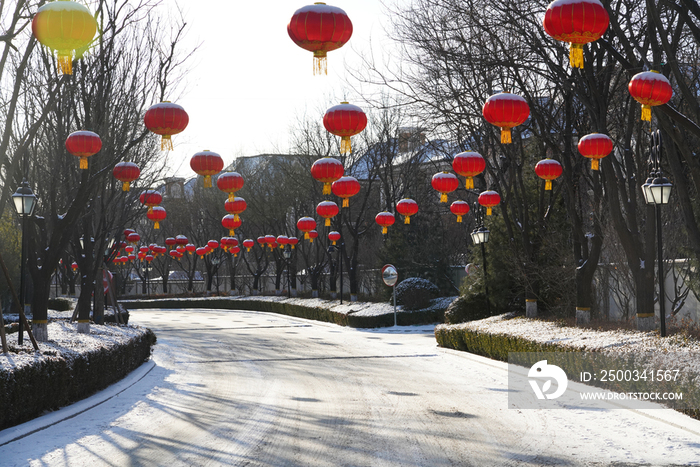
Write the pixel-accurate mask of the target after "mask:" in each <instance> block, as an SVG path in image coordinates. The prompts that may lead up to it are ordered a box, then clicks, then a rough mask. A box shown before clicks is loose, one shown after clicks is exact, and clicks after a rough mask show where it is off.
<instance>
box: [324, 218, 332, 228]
mask: <svg viewBox="0 0 700 467" xmlns="http://www.w3.org/2000/svg"><path fill="white" fill-rule="evenodd" d="M323 225H325V226H326V227H330V226H331V219H330V217H326V222H325V223H324V224H323Z"/></svg>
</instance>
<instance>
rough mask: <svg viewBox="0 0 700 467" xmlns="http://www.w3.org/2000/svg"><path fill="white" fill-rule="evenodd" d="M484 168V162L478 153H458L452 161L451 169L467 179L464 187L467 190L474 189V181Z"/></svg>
mask: <svg viewBox="0 0 700 467" xmlns="http://www.w3.org/2000/svg"><path fill="white" fill-rule="evenodd" d="M485 168H486V161H485V160H484V158H483V157H482V156H481V154H479V153H478V152H470V151H468V152H460V153H459V154H457V155H456V156H455V158H454V159H453V160H452V169H453V170H454V171H455V172H456V173H457V175H461V176H462V177H467V181H466V182H465V185H464V187H465V188H466V189H467V190H469V189H471V188H474V179H473V178H472V177H476V176H477V175H479V174H480V173H481V172H483V171H484V169H485Z"/></svg>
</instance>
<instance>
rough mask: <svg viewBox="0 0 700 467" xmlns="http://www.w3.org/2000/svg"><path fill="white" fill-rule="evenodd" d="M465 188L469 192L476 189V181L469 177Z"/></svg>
mask: <svg viewBox="0 0 700 467" xmlns="http://www.w3.org/2000/svg"><path fill="white" fill-rule="evenodd" d="M464 188H466V189H467V190H470V189H472V188H474V179H473V178H471V177H467V180H466V182H465V183H464Z"/></svg>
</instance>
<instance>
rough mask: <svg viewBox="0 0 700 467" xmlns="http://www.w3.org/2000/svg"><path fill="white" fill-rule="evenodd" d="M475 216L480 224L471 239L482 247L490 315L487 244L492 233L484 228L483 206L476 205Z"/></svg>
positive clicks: (487, 308)
mask: <svg viewBox="0 0 700 467" xmlns="http://www.w3.org/2000/svg"><path fill="white" fill-rule="evenodd" d="M474 214H475V216H476V220H477V222H479V227H477V228H476V229H475V230H474V231H473V232H472V233H471V237H472V242H474V245H481V261H482V262H483V263H484V293H485V294H486V311H487V313H488V314H489V315H490V314H491V303H490V302H489V286H488V283H487V279H486V277H487V276H486V244H487V243H488V241H489V234H490V233H491V232H490V231H489V230H488V229H487V228H486V227H484V214H483V212H482V211H481V206H479V205H476V204H475V205H474Z"/></svg>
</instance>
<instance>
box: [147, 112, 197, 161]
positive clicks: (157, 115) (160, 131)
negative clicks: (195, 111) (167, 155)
mask: <svg viewBox="0 0 700 467" xmlns="http://www.w3.org/2000/svg"><path fill="white" fill-rule="evenodd" d="M143 122H144V123H145V124H146V128H148V129H149V130H150V131H152V132H153V133H155V134H157V135H161V136H162V138H161V140H160V149H161V151H165V150H166V149H168V150H171V151H172V149H173V141H172V139H171V138H170V137H171V136H172V135H176V134H178V133H181V132H182V131H183V130H184V129H185V128H187V124H188V123H189V122H190V117H189V116H188V115H187V112H185V109H183V108H182V107H180V106H179V105H177V104H173V103H172V102H168V101H165V102H161V103H160V104H155V105H153V106H151V108H150V109H148V110H147V111H146V115H144V117H143Z"/></svg>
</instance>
